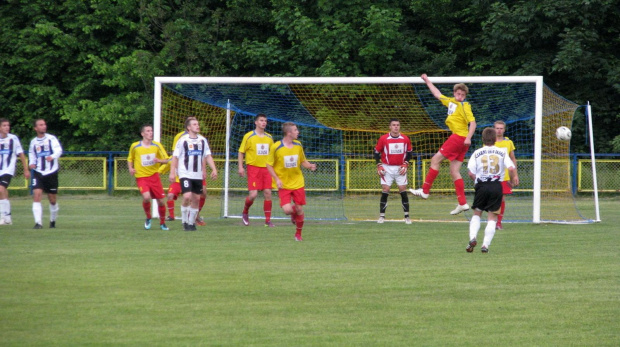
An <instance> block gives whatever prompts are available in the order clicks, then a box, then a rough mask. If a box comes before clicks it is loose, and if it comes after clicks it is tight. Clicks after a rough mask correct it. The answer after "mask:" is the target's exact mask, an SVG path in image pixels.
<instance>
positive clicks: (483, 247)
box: [480, 246, 489, 253]
mask: <svg viewBox="0 0 620 347" xmlns="http://www.w3.org/2000/svg"><path fill="white" fill-rule="evenodd" d="M480 252H482V253H489V249H488V248H487V247H486V246H482V248H481V249H480Z"/></svg>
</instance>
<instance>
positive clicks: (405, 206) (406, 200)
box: [400, 191, 409, 218]
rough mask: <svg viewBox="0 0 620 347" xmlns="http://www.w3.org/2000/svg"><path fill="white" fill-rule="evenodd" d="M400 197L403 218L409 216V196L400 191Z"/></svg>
mask: <svg viewBox="0 0 620 347" xmlns="http://www.w3.org/2000/svg"><path fill="white" fill-rule="evenodd" d="M400 198H401V200H402V203H403V211H404V212H405V218H407V217H409V196H408V195H407V192H406V191H404V192H400Z"/></svg>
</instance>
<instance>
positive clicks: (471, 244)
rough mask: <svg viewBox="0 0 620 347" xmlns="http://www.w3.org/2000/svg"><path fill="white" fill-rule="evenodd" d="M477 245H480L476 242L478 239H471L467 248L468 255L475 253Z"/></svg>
mask: <svg viewBox="0 0 620 347" xmlns="http://www.w3.org/2000/svg"><path fill="white" fill-rule="evenodd" d="M477 244H478V242H477V241H476V239H471V240H470V241H469V244H468V245H467V248H465V250H466V251H467V253H471V252H473V251H474V247H476V245H477Z"/></svg>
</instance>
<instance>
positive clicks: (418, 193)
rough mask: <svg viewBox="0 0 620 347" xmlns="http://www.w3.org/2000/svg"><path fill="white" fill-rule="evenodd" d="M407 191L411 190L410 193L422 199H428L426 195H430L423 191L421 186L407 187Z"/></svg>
mask: <svg viewBox="0 0 620 347" xmlns="http://www.w3.org/2000/svg"><path fill="white" fill-rule="evenodd" d="M409 191H410V192H411V194H413V195H415V196H419V197H421V198H422V199H428V196H429V195H430V194H427V193H424V190H422V188H419V189H413V188H411V189H409Z"/></svg>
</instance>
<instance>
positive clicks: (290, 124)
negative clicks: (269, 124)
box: [282, 122, 297, 135]
mask: <svg viewBox="0 0 620 347" xmlns="http://www.w3.org/2000/svg"><path fill="white" fill-rule="evenodd" d="M296 126H297V125H296V124H295V123H293V122H286V123H284V124H282V133H284V135H286V134H288V133H289V132H290V131H291V130H292V129H293V127H296Z"/></svg>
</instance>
